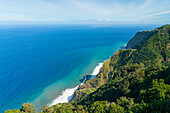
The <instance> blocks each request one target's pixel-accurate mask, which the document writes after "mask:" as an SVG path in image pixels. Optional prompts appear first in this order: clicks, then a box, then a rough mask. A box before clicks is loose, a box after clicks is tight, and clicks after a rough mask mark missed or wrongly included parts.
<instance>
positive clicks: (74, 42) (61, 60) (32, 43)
mask: <svg viewBox="0 0 170 113" xmlns="http://www.w3.org/2000/svg"><path fill="white" fill-rule="evenodd" d="M158 26H159V25H155V24H152V25H144V24H142V25H138V24H131V25H128V24H126V25H109V26H108V25H92V24H90V25H71V24H70V25H66V24H65V25H57V24H56V25H2V26H0V113H1V112H4V111H5V110H7V109H19V108H21V106H22V104H23V103H26V102H28V101H29V102H30V103H32V104H34V105H35V106H36V109H40V108H41V107H42V106H43V105H46V104H49V103H51V102H52V101H54V100H55V99H56V98H57V97H58V96H61V95H62V91H63V90H66V89H70V88H74V87H76V86H78V85H79V84H81V82H80V79H82V78H83V76H85V75H89V74H91V73H92V72H93V70H94V69H95V67H96V66H97V65H99V63H102V62H103V61H104V60H106V59H108V58H109V57H110V56H111V55H113V53H114V52H116V51H118V50H119V49H120V46H124V45H125V44H126V43H127V42H128V41H129V40H130V39H131V38H132V37H133V36H134V35H135V33H136V32H137V31H141V30H152V29H154V28H155V27H158Z"/></svg>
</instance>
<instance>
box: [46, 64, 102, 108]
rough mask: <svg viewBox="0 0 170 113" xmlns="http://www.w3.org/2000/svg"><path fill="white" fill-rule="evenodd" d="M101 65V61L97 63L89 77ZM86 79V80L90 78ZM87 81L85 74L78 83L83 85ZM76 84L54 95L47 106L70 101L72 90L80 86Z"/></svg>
mask: <svg viewBox="0 0 170 113" xmlns="http://www.w3.org/2000/svg"><path fill="white" fill-rule="evenodd" d="M102 66H103V63H98V65H97V66H96V67H95V68H94V70H93V72H92V73H91V74H90V75H91V77H90V79H93V78H95V77H96V76H97V74H98V73H99V72H100V69H101V67H102ZM90 79H88V80H90ZM86 81H87V79H86V76H85V77H84V80H83V82H82V83H81V84H80V85H83V84H84V83H85V82H86ZM80 85H78V86H76V87H74V88H68V89H65V90H63V91H62V94H61V95H59V96H58V97H56V98H55V99H54V100H53V101H52V102H51V103H48V104H47V106H49V107H51V106H53V105H56V104H58V103H66V102H70V101H71V100H72V98H73V95H74V92H75V91H76V90H77V89H78V87H79V86H80Z"/></svg>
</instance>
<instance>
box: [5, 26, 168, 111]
mask: <svg viewBox="0 0 170 113" xmlns="http://www.w3.org/2000/svg"><path fill="white" fill-rule="evenodd" d="M149 33H150V34H151V35H149ZM147 36H148V37H145V39H144V40H143V41H140V43H138V45H134V46H133V49H125V50H119V51H118V52H116V53H115V54H114V55H113V56H112V57H111V58H110V59H109V60H107V61H105V62H104V65H103V67H102V68H101V70H100V73H99V74H98V75H97V77H96V78H94V79H92V80H88V81H87V82H86V83H85V84H84V85H82V86H80V87H79V90H78V91H76V93H75V95H74V98H73V100H72V101H71V102H70V103H64V104H57V105H54V106H52V107H47V106H44V107H43V108H42V112H43V113H63V112H68V113H86V112H87V113H88V112H92V113H124V112H134V113H138V112H139V113H168V112H170V62H169V61H170V25H165V26H162V27H160V28H157V29H155V30H153V31H148V32H147ZM134 38H135V37H134ZM131 47H132V45H131ZM32 108H33V106H32V107H31V106H30V105H25V106H24V105H23V107H22V109H20V110H7V111H6V113H13V112H28V113H32V112H35V111H34V110H32Z"/></svg>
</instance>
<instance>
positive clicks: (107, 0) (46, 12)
mask: <svg viewBox="0 0 170 113" xmlns="http://www.w3.org/2000/svg"><path fill="white" fill-rule="evenodd" d="M0 21H135V22H155V23H156V22H167V23H170V0H0Z"/></svg>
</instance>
